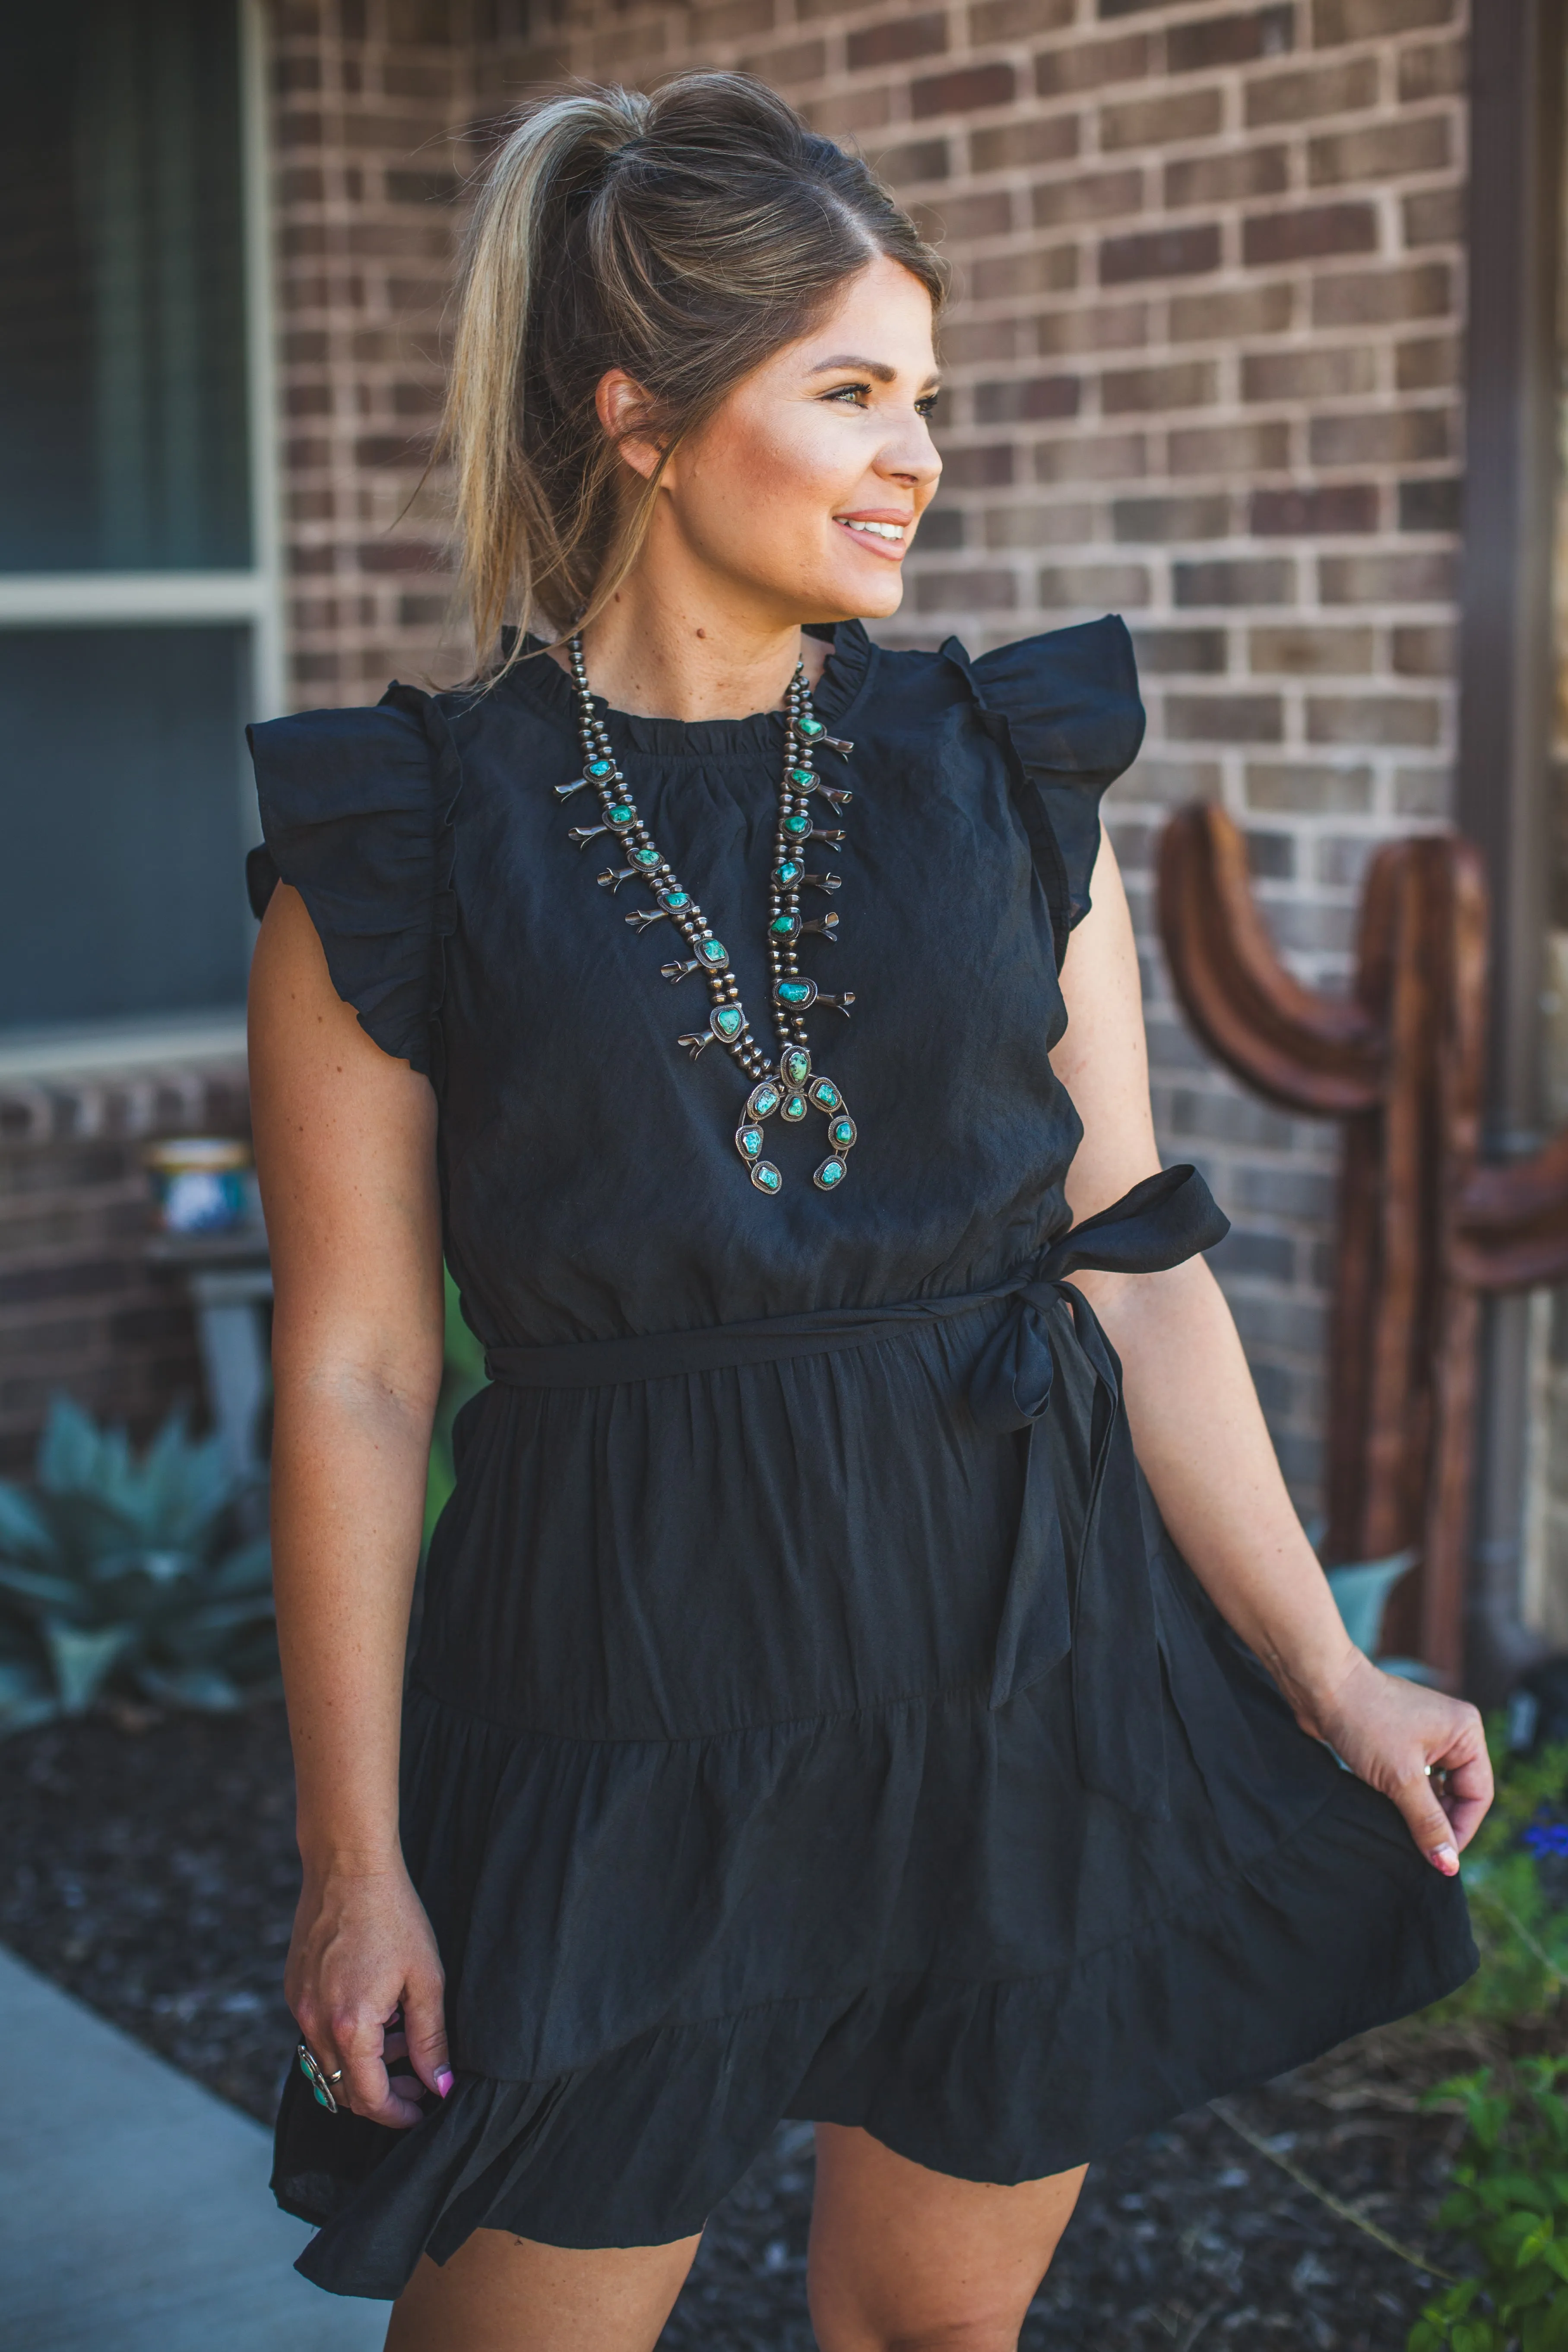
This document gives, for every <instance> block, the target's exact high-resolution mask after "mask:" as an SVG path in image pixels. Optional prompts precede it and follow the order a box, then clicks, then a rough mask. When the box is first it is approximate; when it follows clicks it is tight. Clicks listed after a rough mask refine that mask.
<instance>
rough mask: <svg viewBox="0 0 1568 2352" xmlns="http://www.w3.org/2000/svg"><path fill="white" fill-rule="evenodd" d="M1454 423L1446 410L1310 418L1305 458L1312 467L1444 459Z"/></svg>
mask: <svg viewBox="0 0 1568 2352" xmlns="http://www.w3.org/2000/svg"><path fill="white" fill-rule="evenodd" d="M1453 426H1454V419H1453V416H1452V414H1451V412H1450V411H1449V410H1447V408H1383V409H1376V410H1374V411H1373V413H1372V414H1371V415H1339V416H1314V417H1313V418H1312V420H1311V424H1310V427H1309V437H1308V445H1307V446H1308V454H1309V456H1310V458H1311V461H1312V463H1313V465H1314V466H1401V465H1411V464H1420V463H1421V462H1423V461H1424V460H1426V461H1429V460H1431V459H1433V458H1436V457H1447V456H1448V455H1449V452H1450V450H1451V449H1452V446H1453V438H1454V434H1453Z"/></svg>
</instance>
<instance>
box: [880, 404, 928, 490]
mask: <svg viewBox="0 0 1568 2352" xmlns="http://www.w3.org/2000/svg"><path fill="white" fill-rule="evenodd" d="M877 471H878V472H879V474H881V475H882V476H884V478H886V479H887V480H889V481H897V482H906V483H908V484H909V486H910V488H912V489H917V490H919V489H934V488H936V485H937V482H938V480H939V479H940V478H941V475H942V459H941V457H939V456H938V454H937V446H936V443H935V442H934V441H933V440H932V439H931V426H930V425H929V424H928V423H927V421H926V419H925V418H924V417H923V416H922V415H921V413H920V411H919V410H918V409H911V410H910V412H909V415H907V416H906V417H905V418H903V419H902V420H901V421H900V429H899V430H898V432H897V433H895V434H893V435H891V436H889V439H888V441H887V442H886V443H885V444H884V446H883V448H882V451H881V454H880V456H879V458H878V460H877Z"/></svg>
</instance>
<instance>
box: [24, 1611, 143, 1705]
mask: <svg viewBox="0 0 1568 2352" xmlns="http://www.w3.org/2000/svg"><path fill="white" fill-rule="evenodd" d="M42 1630H43V1636H44V1641H45V1643H46V1644H47V1649H48V1653H49V1663H50V1664H51V1665H52V1666H53V1668H54V1671H55V1686H56V1688H57V1689H58V1692H59V1700H60V1706H61V1709H62V1710H63V1712H64V1713H65V1714H67V1715H80V1714H82V1713H84V1712H85V1710H86V1709H87V1708H88V1707H89V1706H91V1705H92V1702H93V1700H94V1699H95V1698H96V1697H97V1696H98V1694H99V1692H100V1690H101V1689H102V1687H103V1685H104V1684H105V1683H106V1682H107V1681H108V1679H109V1676H110V1674H112V1672H113V1671H114V1668H115V1666H116V1665H117V1664H119V1662H120V1660H121V1658H122V1657H123V1656H124V1654H125V1653H126V1651H127V1650H128V1649H129V1648H130V1647H131V1645H132V1643H133V1642H134V1640H135V1638H136V1636H135V1632H134V1629H133V1628H132V1627H131V1626H129V1625H105V1626H100V1627H99V1628H97V1629H96V1630H94V1631H92V1632H87V1631H84V1630H83V1629H82V1628H81V1627H80V1626H77V1625H66V1624H62V1623H61V1622H59V1620H58V1618H52V1617H47V1618H46V1619H45V1620H44V1623H43V1629H42Z"/></svg>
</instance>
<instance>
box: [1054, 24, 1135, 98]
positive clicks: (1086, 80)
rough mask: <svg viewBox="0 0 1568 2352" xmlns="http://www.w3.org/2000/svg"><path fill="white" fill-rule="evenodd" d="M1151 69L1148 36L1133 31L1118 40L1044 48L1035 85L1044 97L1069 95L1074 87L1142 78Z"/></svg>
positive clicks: (1090, 86)
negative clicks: (1069, 46)
mask: <svg viewBox="0 0 1568 2352" xmlns="http://www.w3.org/2000/svg"><path fill="white" fill-rule="evenodd" d="M1148 70H1149V40H1148V36H1147V35H1146V34H1144V33H1130V34H1126V35H1123V36H1121V37H1119V38H1117V39H1115V40H1110V41H1084V42H1082V43H1080V44H1079V46H1078V47H1073V48H1060V49H1045V50H1043V51H1042V52H1041V54H1040V55H1039V56H1038V57H1037V58H1036V59H1035V88H1036V90H1037V92H1038V94H1039V96H1040V97H1041V98H1068V97H1070V96H1071V95H1072V93H1073V92H1074V91H1075V90H1080V89H1106V88H1107V87H1108V86H1109V85H1110V84H1111V83H1113V82H1119V81H1138V80H1141V79H1142V77H1143V75H1145V74H1146V73H1147V72H1148Z"/></svg>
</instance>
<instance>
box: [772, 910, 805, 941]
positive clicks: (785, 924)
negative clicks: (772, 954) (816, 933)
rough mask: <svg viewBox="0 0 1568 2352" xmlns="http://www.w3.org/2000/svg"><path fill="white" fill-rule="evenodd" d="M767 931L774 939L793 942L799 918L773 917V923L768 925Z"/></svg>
mask: <svg viewBox="0 0 1568 2352" xmlns="http://www.w3.org/2000/svg"><path fill="white" fill-rule="evenodd" d="M768 929H769V930H770V931H772V932H773V935H774V937H775V938H776V939H781V940H793V939H794V937H795V933H796V932H797V931H798V930H799V929H800V917H799V916H798V915H775V916H774V917H773V921H772V922H771V923H770V924H769V925H768Z"/></svg>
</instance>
